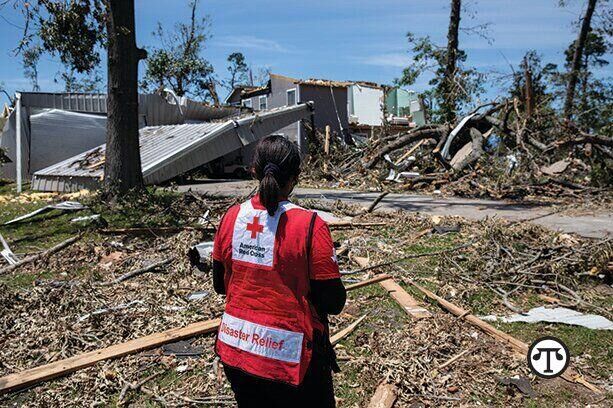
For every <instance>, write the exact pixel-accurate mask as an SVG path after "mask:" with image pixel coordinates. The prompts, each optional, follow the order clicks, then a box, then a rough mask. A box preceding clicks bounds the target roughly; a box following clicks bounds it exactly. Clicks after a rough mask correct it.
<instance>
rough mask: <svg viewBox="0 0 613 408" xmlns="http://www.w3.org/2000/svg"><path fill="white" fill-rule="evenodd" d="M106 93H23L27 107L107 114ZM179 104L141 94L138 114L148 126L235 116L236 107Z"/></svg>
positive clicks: (184, 102)
mask: <svg viewBox="0 0 613 408" xmlns="http://www.w3.org/2000/svg"><path fill="white" fill-rule="evenodd" d="M106 99H107V97H106V94H103V93H91V94H90V93H59V92H58V93H49V92H21V103H22V105H23V106H24V107H33V108H40V109H61V110H66V111H72V112H80V113H98V114H106V113H107V111H106ZM179 102H180V105H177V104H176V103H170V102H168V101H167V100H166V99H165V98H164V97H163V96H161V95H158V94H140V95H138V113H139V114H140V115H144V116H145V118H146V124H147V125H148V126H159V125H171V124H176V123H185V122H186V121H189V120H214V119H220V118H223V117H227V116H231V115H235V114H237V113H238V110H237V109H236V108H233V107H217V106H210V105H206V104H204V103H200V102H195V101H192V100H190V99H187V98H180V101H179Z"/></svg>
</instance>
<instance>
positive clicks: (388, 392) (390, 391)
mask: <svg viewBox="0 0 613 408" xmlns="http://www.w3.org/2000/svg"><path fill="white" fill-rule="evenodd" d="M396 398H398V389H397V388H396V386H395V385H393V384H387V383H384V382H382V383H381V384H379V386H378V387H377V389H376V390H375V393H374V394H373V396H372V398H371V399H370V402H369V403H368V408H392V407H393V406H394V403H395V402H396Z"/></svg>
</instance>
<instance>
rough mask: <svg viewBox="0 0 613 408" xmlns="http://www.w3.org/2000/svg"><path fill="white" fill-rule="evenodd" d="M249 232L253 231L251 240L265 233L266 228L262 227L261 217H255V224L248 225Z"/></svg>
mask: <svg viewBox="0 0 613 408" xmlns="http://www.w3.org/2000/svg"><path fill="white" fill-rule="evenodd" d="M247 231H251V239H256V238H257V237H258V233H260V232H262V231H264V226H263V225H260V217H253V223H247Z"/></svg>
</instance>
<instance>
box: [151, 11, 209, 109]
mask: <svg viewBox="0 0 613 408" xmlns="http://www.w3.org/2000/svg"><path fill="white" fill-rule="evenodd" d="M198 3H199V0H192V1H190V3H189V7H190V11H191V18H190V21H189V23H176V24H175V26H174V30H173V31H172V32H169V33H167V32H166V31H165V30H164V28H163V27H162V25H161V24H160V23H158V27H157V30H156V31H155V32H154V33H153V35H154V36H155V38H157V39H158V40H159V42H160V44H161V45H162V46H161V47H158V48H153V49H152V50H151V52H150V57H149V58H148V59H147V70H146V71H145V77H144V79H143V82H142V86H143V88H145V89H148V90H150V91H153V90H159V89H164V88H170V89H172V90H173V91H174V93H175V94H177V95H178V96H185V95H189V96H191V97H195V98H200V99H203V100H212V101H213V102H214V103H215V104H219V96H218V94H217V90H216V84H217V81H216V79H215V76H214V69H213V66H212V65H211V64H210V63H209V61H207V60H206V59H205V58H203V57H202V55H201V54H202V51H203V50H204V48H205V46H206V42H207V41H208V40H209V39H210V34H209V27H210V21H209V20H210V19H209V17H208V16H205V17H198V15H197V9H198Z"/></svg>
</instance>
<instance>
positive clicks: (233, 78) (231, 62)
mask: <svg viewBox="0 0 613 408" xmlns="http://www.w3.org/2000/svg"><path fill="white" fill-rule="evenodd" d="M227 61H228V68H227V69H228V73H229V77H228V79H227V80H226V81H225V82H224V85H225V87H226V88H227V89H228V90H229V91H232V90H233V89H234V88H235V87H236V86H237V85H245V84H246V83H247V73H248V72H249V67H247V63H246V62H245V56H244V55H243V54H242V53H241V52H234V53H232V54H230V55H229V56H228V59H227Z"/></svg>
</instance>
